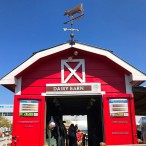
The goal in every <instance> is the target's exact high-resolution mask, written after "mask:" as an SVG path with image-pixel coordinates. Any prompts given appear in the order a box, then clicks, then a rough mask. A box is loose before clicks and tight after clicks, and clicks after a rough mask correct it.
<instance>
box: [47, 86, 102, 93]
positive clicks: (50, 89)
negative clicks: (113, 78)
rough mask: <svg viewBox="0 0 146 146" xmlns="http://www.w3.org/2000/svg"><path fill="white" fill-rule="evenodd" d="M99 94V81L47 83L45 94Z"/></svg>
mask: <svg viewBox="0 0 146 146" xmlns="http://www.w3.org/2000/svg"><path fill="white" fill-rule="evenodd" d="M80 93H81V94H86V93H87V94H88V93H89V94H90V93H96V94H98V93H99V94H101V93H102V92H101V84H100V83H81V84H80V83H79V84H78V83H77V84H47V85H46V95H50V94H80Z"/></svg>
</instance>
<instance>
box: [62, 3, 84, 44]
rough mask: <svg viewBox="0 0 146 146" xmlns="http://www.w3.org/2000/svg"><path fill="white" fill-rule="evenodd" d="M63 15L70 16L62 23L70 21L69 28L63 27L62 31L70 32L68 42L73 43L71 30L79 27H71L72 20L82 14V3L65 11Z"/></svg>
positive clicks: (80, 16)
mask: <svg viewBox="0 0 146 146" xmlns="http://www.w3.org/2000/svg"><path fill="white" fill-rule="evenodd" d="M75 14H79V15H77V16H76V17H74V15H75ZM64 15H67V16H68V17H70V20H68V21H66V22H64V24H68V23H69V22H70V25H71V28H63V30H64V31H67V30H69V31H70V32H71V33H70V38H71V41H70V44H71V45H74V44H75V42H74V40H73V38H74V33H73V32H74V31H79V29H77V28H72V27H73V22H74V21H76V20H78V19H79V18H82V17H83V16H84V14H83V4H79V5H77V6H76V7H74V8H73V9H70V10H67V11H65V12H64Z"/></svg>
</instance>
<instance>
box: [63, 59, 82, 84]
mask: <svg viewBox="0 0 146 146" xmlns="http://www.w3.org/2000/svg"><path fill="white" fill-rule="evenodd" d="M71 62H77V63H78V64H77V65H76V67H75V68H74V69H73V68H72V67H70V65H69V64H68V63H71ZM65 67H66V68H67V69H68V70H69V71H70V74H69V75H68V76H67V77H66V78H65V71H64V69H65ZM80 67H81V68H82V76H81V77H80V76H79V75H78V74H77V73H76V71H77V70H78V69H79V68H80ZM72 76H75V77H76V79H78V81H79V82H80V83H85V60H84V59H73V60H72V61H69V60H67V59H65V60H61V82H62V83H67V82H68V81H69V79H70V78H71V77H72Z"/></svg>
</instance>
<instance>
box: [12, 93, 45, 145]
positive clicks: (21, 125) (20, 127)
mask: <svg viewBox="0 0 146 146" xmlns="http://www.w3.org/2000/svg"><path fill="white" fill-rule="evenodd" d="M25 99H27V100H37V101H38V102H39V103H38V104H39V107H38V116H36V117H22V116H19V108H20V107H19V106H20V100H25ZM44 103H45V101H44V98H42V97H41V96H35V97H34V96H16V95H15V99H14V116H13V133H12V135H13V136H16V137H17V139H16V143H15V142H14V140H13V141H12V146H15V145H17V146H26V145H28V146H29V145H32V146H43V144H44V114H42V113H44Z"/></svg>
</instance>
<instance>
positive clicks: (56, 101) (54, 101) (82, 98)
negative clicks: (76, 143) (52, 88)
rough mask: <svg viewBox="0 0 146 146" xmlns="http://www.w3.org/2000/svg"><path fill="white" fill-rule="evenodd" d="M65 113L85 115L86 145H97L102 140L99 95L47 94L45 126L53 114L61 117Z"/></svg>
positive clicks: (100, 97)
mask: <svg viewBox="0 0 146 146" xmlns="http://www.w3.org/2000/svg"><path fill="white" fill-rule="evenodd" d="M65 115H87V121H86V122H87V131H88V146H94V145H95V146H98V145H99V143H100V142H102V141H103V139H104V137H103V135H104V134H103V113H102V96H101V95H79V96H77V95H76V96H66V95H65V96H53V97H51V96H47V97H46V127H47V126H48V123H49V121H50V120H51V118H52V117H53V116H54V117H55V116H57V117H59V118H60V119H63V116H65ZM46 129H47V128H46ZM47 138H48V133H47V132H46V139H47ZM66 146H68V144H66Z"/></svg>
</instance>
